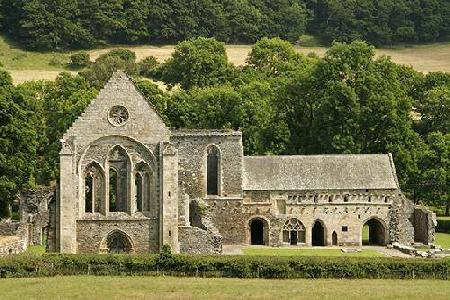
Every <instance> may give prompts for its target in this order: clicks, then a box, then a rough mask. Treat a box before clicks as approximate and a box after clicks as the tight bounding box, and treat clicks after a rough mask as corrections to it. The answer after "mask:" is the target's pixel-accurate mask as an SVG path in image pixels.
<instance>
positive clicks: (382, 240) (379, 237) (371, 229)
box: [361, 218, 386, 246]
mask: <svg viewBox="0 0 450 300" xmlns="http://www.w3.org/2000/svg"><path fill="white" fill-rule="evenodd" d="M361 236H362V237H361V239H362V245H380V246H384V245H386V229H385V226H384V225H383V223H381V221H379V220H378V219H375V218H372V219H369V220H368V221H366V222H365V223H364V225H363V228H362V233H361Z"/></svg>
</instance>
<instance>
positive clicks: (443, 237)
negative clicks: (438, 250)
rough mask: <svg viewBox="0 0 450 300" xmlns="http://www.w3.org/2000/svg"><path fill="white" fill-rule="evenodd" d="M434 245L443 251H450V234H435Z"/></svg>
mask: <svg viewBox="0 0 450 300" xmlns="http://www.w3.org/2000/svg"><path fill="white" fill-rule="evenodd" d="M435 237H436V244H437V245H439V246H441V247H442V248H444V249H450V233H441V232H436V235H435Z"/></svg>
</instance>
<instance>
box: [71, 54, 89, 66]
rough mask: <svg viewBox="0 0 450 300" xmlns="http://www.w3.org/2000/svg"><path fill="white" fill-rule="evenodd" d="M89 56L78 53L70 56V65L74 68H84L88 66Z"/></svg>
mask: <svg viewBox="0 0 450 300" xmlns="http://www.w3.org/2000/svg"><path fill="white" fill-rule="evenodd" d="M89 63H90V56H89V54H88V53H85V52H80V53H75V54H72V55H71V56H70V65H71V66H72V67H75V68H84V67H87V66H89Z"/></svg>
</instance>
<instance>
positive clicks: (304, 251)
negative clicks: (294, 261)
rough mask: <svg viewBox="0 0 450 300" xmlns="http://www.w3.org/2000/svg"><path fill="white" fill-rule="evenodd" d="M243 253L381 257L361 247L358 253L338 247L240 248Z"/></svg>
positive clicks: (376, 252) (372, 250)
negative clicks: (344, 250)
mask: <svg viewBox="0 0 450 300" xmlns="http://www.w3.org/2000/svg"><path fill="white" fill-rule="evenodd" d="M242 252H243V253H244V255H257V256H260V255H263V256H333V257H336V256H342V257H355V256H356V257H382V256H384V255H383V254H382V253H380V252H378V251H376V250H374V249H363V250H362V251H361V252H358V253H344V252H342V251H341V250H340V249H321V248H267V247H265V248H256V247H249V248H244V249H242Z"/></svg>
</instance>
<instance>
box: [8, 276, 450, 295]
mask: <svg viewBox="0 0 450 300" xmlns="http://www.w3.org/2000/svg"><path fill="white" fill-rule="evenodd" d="M449 290H450V281H438V280H436V281H431V280H426V281H425V280H415V281H412V280H339V279H338V280H335V279H334V280H328V279H318V280H305V279H301V280H264V279H225V278H217V279H216V278H215V279H211V278H174V277H87V276H85V277H81V276H77V277H75V276H74V277H53V278H26V279H3V280H0V291H1V294H2V298H4V299H20V300H21V299H30V298H35V299H37V298H40V299H61V298H62V299H108V300H109V299H144V298H145V299H230V298H232V299H261V298H265V299H274V298H277V299H293V298H296V299H333V300H339V299H434V300H439V299H448V291H449Z"/></svg>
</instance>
